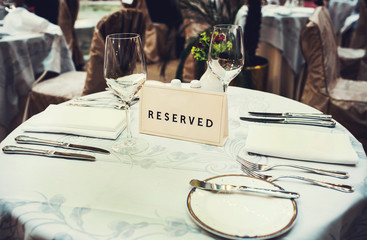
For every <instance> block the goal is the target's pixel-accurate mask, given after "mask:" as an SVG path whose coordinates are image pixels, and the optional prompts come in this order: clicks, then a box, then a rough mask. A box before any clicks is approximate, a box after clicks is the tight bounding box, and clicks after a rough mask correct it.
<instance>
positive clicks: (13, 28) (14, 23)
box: [4, 7, 62, 35]
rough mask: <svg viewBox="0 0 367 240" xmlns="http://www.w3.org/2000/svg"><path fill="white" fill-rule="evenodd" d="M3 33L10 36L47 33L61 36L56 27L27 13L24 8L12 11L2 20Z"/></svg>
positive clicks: (59, 29)
mask: <svg viewBox="0 0 367 240" xmlns="http://www.w3.org/2000/svg"><path fill="white" fill-rule="evenodd" d="M4 31H5V32H6V33H8V34H10V35H21V34H27V33H49V34H56V35H62V30H61V28H60V27H59V26H58V25H55V24H52V23H50V22H49V21H48V20H46V19H44V18H42V17H39V16H37V15H36V14H34V13H31V12H29V11H28V10H26V9H25V8H22V7H18V8H15V9H12V10H11V11H10V12H9V13H8V14H7V15H6V16H5V18H4Z"/></svg>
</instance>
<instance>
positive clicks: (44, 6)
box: [24, 0, 59, 24]
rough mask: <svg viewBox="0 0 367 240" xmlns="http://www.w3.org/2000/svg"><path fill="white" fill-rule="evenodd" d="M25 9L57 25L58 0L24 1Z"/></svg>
mask: <svg viewBox="0 0 367 240" xmlns="http://www.w3.org/2000/svg"><path fill="white" fill-rule="evenodd" d="M24 4H25V7H26V8H27V9H28V10H30V11H32V12H34V13H35V14H36V15H38V16H40V17H43V18H45V19H47V20H48V21H50V22H52V23H53V24H57V18H58V16H59V0H24Z"/></svg>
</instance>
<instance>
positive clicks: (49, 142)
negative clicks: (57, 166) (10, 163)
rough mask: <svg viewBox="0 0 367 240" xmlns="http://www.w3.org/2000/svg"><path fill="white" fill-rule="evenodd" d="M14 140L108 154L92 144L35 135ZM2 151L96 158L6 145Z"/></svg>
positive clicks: (81, 158) (71, 157)
mask: <svg viewBox="0 0 367 240" xmlns="http://www.w3.org/2000/svg"><path fill="white" fill-rule="evenodd" d="M15 141H16V142H17V143H19V144H35V145H45V146H51V147H58V148H63V149H69V150H82V151H88V152H93V153H102V154H110V152H109V151H107V150H105V149H102V148H98V147H92V146H86V145H79V144H73V143H67V142H60V141H53V140H46V139H40V138H35V137H29V136H24V135H20V136H17V137H16V138H15ZM2 150H3V152H4V153H8V154H31V155H39V156H47V157H58V158H68V159H77V160H87V161H94V160H96V158H95V157H94V156H92V155H87V154H79V153H72V152H60V151H54V150H43V149H35V148H25V147H19V146H12V145H8V146H5V147H3V149H2Z"/></svg>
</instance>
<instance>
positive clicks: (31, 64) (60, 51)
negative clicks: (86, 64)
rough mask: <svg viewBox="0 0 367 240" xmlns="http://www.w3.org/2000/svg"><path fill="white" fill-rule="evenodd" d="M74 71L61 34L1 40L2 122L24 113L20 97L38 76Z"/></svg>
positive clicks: (0, 111)
mask: <svg viewBox="0 0 367 240" xmlns="http://www.w3.org/2000/svg"><path fill="white" fill-rule="evenodd" d="M71 70H75V68H74V64H73V61H72V59H71V56H70V53H69V50H68V47H67V44H66V41H65V39H64V37H63V36H62V35H61V36H60V35H53V34H48V33H46V34H24V35H15V36H4V37H3V38H1V39H0V72H1V74H0V125H2V126H4V127H5V128H7V127H8V125H9V123H10V122H11V121H14V117H15V116H16V115H17V114H18V113H21V112H20V110H21V109H19V101H20V98H22V97H23V98H24V97H26V96H27V95H28V92H29V91H30V89H31V87H32V84H33V82H34V81H35V80H36V79H35V76H37V75H40V74H41V73H42V72H43V71H53V72H56V73H63V72H67V71H71Z"/></svg>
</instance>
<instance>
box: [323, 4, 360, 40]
mask: <svg viewBox="0 0 367 240" xmlns="http://www.w3.org/2000/svg"><path fill="white" fill-rule="evenodd" d="M357 2H358V0H330V1H329V6H328V9H329V13H330V18H331V21H332V23H333V27H334V32H335V34H336V35H338V34H339V32H340V30H341V29H342V27H343V26H344V23H345V20H346V19H347V18H348V17H349V16H351V15H352V14H353V13H355V11H356V10H357V9H356V6H357Z"/></svg>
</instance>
